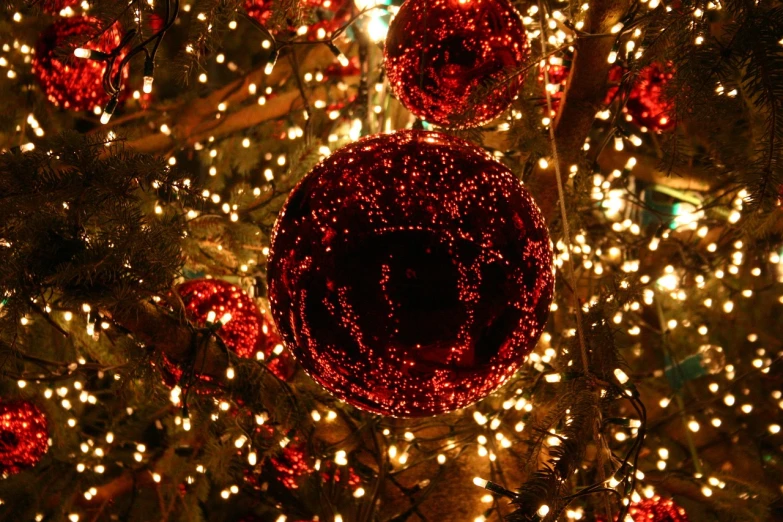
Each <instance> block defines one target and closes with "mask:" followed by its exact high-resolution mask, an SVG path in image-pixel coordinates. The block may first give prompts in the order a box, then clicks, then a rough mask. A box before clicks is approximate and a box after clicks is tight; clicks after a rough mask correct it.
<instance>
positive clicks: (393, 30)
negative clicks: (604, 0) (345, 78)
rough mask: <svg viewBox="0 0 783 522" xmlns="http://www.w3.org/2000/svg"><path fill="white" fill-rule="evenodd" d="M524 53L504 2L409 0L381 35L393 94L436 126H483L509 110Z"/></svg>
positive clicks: (517, 25) (520, 32)
mask: <svg viewBox="0 0 783 522" xmlns="http://www.w3.org/2000/svg"><path fill="white" fill-rule="evenodd" d="M529 54H530V49H529V45H528V42H527V37H526V36H525V29H524V27H523V25H522V21H521V19H520V17H519V14H518V13H517V12H516V11H515V10H514V8H513V7H512V6H511V4H510V3H509V2H508V0H471V1H470V2H463V1H461V0H408V1H407V2H405V3H404V4H403V5H402V7H400V10H399V12H398V13H397V15H396V16H395V17H394V19H393V20H392V23H391V26H390V27H389V33H388V35H387V37H386V48H385V58H386V73H387V74H388V77H389V83H390V85H391V88H392V90H393V91H394V94H395V95H396V96H397V97H398V98H399V100H400V101H401V102H402V104H403V105H405V107H406V108H407V109H408V110H410V111H411V112H412V113H413V114H415V115H416V116H418V117H419V118H421V119H423V120H426V121H428V122H430V123H434V124H436V125H441V126H444V127H453V128H467V127H475V126H477V125H482V124H484V123H486V122H488V121H491V120H493V119H495V118H496V117H498V116H499V115H500V114H501V113H502V112H503V111H504V110H506V109H507V108H508V106H509V105H510V104H511V102H512V101H513V100H514V98H515V97H516V95H517V93H518V92H519V89H520V88H521V86H522V80H521V79H522V74H521V69H522V67H523V66H524V65H525V62H526V61H527V59H528V55H529Z"/></svg>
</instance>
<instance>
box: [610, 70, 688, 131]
mask: <svg viewBox="0 0 783 522" xmlns="http://www.w3.org/2000/svg"><path fill="white" fill-rule="evenodd" d="M623 74H624V69H623V68H622V67H620V66H619V65H617V66H614V67H612V68H611V69H610V70H609V83H610V84H611V87H609V90H608V91H607V94H606V100H605V103H609V102H610V101H611V100H612V99H613V98H614V97H615V94H616V93H617V90H618V89H619V83H620V81H621V80H622V78H623ZM673 77H674V73H673V71H672V69H671V67H666V66H663V65H661V64H659V63H652V64H650V65H648V66H647V67H645V68H644V69H642V70H641V71H639V74H638V76H637V77H636V79H635V81H634V83H633V85H632V86H631V92H630V94H629V95H628V101H627V102H626V104H625V107H624V108H623V112H625V113H626V115H627V118H628V119H629V121H632V122H635V123H636V124H637V125H641V126H644V127H647V128H648V129H650V130H652V131H654V132H661V131H666V130H669V129H672V128H673V127H674V124H675V121H674V118H673V117H672V113H673V112H674V106H673V105H672V103H671V101H669V100H666V99H664V97H663V92H664V89H665V88H666V84H667V83H668V82H669V81H670V80H671V79H672V78H673Z"/></svg>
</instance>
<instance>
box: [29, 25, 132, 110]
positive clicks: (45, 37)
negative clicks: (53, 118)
mask: <svg viewBox="0 0 783 522" xmlns="http://www.w3.org/2000/svg"><path fill="white" fill-rule="evenodd" d="M99 30H100V22H99V21H98V20H96V19H95V18H89V17H85V16H75V17H72V18H62V19H60V20H58V21H57V22H55V23H54V24H52V25H51V26H49V28H48V29H47V30H46V31H44V32H43V34H41V36H40V38H39V39H38V43H37V44H36V46H35V56H34V57H33V73H34V74H35V76H36V78H37V79H38V83H39V84H40V85H41V88H42V89H43V91H44V93H45V94H46V97H47V98H48V99H49V101H50V102H52V103H53V104H54V105H56V106H58V107H63V108H65V109H70V110H73V111H84V110H92V109H93V108H95V107H96V106H97V107H102V106H104V105H105V104H106V103H107V102H108V101H109V98H110V96H109V95H108V94H106V91H105V90H104V88H103V73H104V71H105V70H106V62H103V61H101V60H84V59H80V58H76V57H75V56H73V55H72V54H71V56H63V55H62V54H61V53H63V52H67V51H69V50H71V49H73V48H74V47H78V46H80V45H84V47H85V48H87V49H92V50H98V51H101V52H106V53H108V52H111V51H112V50H113V49H114V48H115V47H116V46H117V45H119V43H120V40H121V37H122V36H121V32H120V28H119V25H118V24H115V25H114V26H112V27H111V28H110V29H108V30H107V31H106V32H104V33H103V34H102V35H101V36H100V37H99V38H97V39H95V40H92V41H90V42H89V43H85V42H87V40H89V39H90V37H91V36H93V35H95V34H96V33H97V31H99ZM120 60H121V57H120V58H118V59H117V60H116V62H115V68H116V67H119V63H120ZM127 76H128V72H127V68H126V69H125V70H124V71H123V80H124V79H125V78H127Z"/></svg>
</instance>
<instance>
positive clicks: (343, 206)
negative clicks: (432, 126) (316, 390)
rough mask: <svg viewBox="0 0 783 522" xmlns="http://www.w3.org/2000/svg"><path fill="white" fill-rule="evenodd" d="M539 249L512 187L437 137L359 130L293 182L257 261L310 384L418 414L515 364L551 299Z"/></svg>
mask: <svg viewBox="0 0 783 522" xmlns="http://www.w3.org/2000/svg"><path fill="white" fill-rule="evenodd" d="M552 259H553V254H552V246H551V243H550V240H549V234H548V232H547V228H546V226H545V223H544V220H543V217H542V216H541V213H540V211H539V210H538V208H537V207H536V205H535V203H534V202H533V200H532V198H531V196H530V194H529V193H528V191H527V190H526V189H525V188H524V186H523V185H522V184H521V183H520V181H519V180H518V179H517V178H516V177H515V176H514V175H513V174H512V173H511V172H510V171H509V170H508V169H507V168H506V167H505V166H503V165H502V164H501V163H499V162H497V161H496V160H494V159H493V158H492V157H491V156H489V155H488V154H487V153H486V152H485V151H484V150H483V149H480V148H478V147H476V146H474V145H471V144H469V143H468V142H466V141H463V140H460V139H457V138H453V137H450V136H447V135H444V134H440V133H435V132H424V131H399V132H395V133H392V134H379V135H375V136H370V137H368V138H364V139H362V140H360V141H358V142H356V143H354V144H352V145H349V146H347V147H344V148H342V149H340V150H338V151H336V152H335V153H333V154H332V155H331V156H330V157H329V158H327V159H326V160H324V161H323V162H321V163H320V164H319V165H317V166H316V167H315V168H314V169H313V170H312V171H311V172H310V173H309V174H308V175H307V176H306V177H305V178H304V179H303V180H302V181H301V182H300V183H299V185H298V186H297V187H296V188H295V189H294V190H293V191H292V193H291V195H290V196H289V199H288V201H287V202H286V204H285V206H284V208H283V210H282V212H281V214H280V216H279V218H278V221H277V223H276V225H275V230H274V234H273V239H272V248H271V253H270V256H269V260H268V281H269V296H270V302H271V304H272V312H273V316H274V318H275V321H276V323H277V325H278V330H279V331H280V333H281V335H282V337H283V339H284V340H285V342H286V344H287V345H288V347H289V348H290V349H291V350H292V352H293V354H294V356H295V357H296V358H297V360H298V361H299V362H300V363H301V365H302V366H303V367H304V369H305V370H306V371H307V372H308V373H309V374H310V375H311V376H312V377H313V379H315V380H316V381H317V382H318V383H320V384H321V385H322V386H324V387H325V388H326V389H328V390H329V391H331V392H332V393H334V394H335V395H336V396H337V397H339V398H340V399H343V400H345V401H347V402H348V403H350V404H352V405H354V406H357V407H359V408H363V409H366V410H369V411H371V412H376V413H381V414H385V415H395V416H403V417H408V416H409V417H416V416H427V415H435V414H438V413H442V412H447V411H451V410H455V409H457V408H462V407H464V406H467V405H469V404H472V403H473V402H475V401H477V400H479V399H481V398H483V397H485V396H486V395H487V394H489V393H490V392H492V391H493V390H495V389H496V388H497V387H499V386H500V385H502V384H503V383H504V382H505V381H506V380H507V379H508V378H509V377H511V375H512V374H513V373H514V372H515V371H516V370H517V368H518V367H519V365H520V364H521V363H522V362H523V361H524V360H525V358H526V356H527V354H528V353H529V352H530V351H531V350H532V348H533V346H534V345H535V343H536V341H537V339H538V337H539V336H540V335H541V332H542V330H543V326H544V323H545V321H546V318H547V315H548V312H549V305H550V303H551V301H552V292H553V284H554V273H553V265H552Z"/></svg>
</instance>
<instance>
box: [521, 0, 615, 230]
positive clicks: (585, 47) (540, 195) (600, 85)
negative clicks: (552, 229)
mask: <svg viewBox="0 0 783 522" xmlns="http://www.w3.org/2000/svg"><path fill="white" fill-rule="evenodd" d="M629 5H630V1H629V0H603V1H600V2H594V3H591V4H590V9H589V10H588V11H587V17H586V18H585V25H584V31H585V32H586V33H588V36H584V37H578V38H577V40H576V44H575V46H574V47H575V52H574V60H573V65H572V67H571V76H570V77H569V79H568V82H567V86H566V90H565V92H564V93H563V97H562V99H561V101H560V112H559V115H558V117H557V119H556V120H555V123H554V125H555V141H556V142H557V150H558V155H559V157H560V168H561V172H563V173H567V172H568V169H569V167H570V166H571V165H578V164H579V163H580V160H581V158H582V147H583V145H584V142H585V138H587V134H588V132H590V128H591V127H592V126H593V121H594V120H595V115H596V113H597V112H598V111H599V109H600V108H601V105H602V102H603V98H604V95H605V92H606V78H607V75H608V74H609V68H610V67H611V65H610V64H609V62H608V61H607V57H608V56H609V53H610V52H611V50H612V46H613V45H614V43H615V40H616V38H615V37H614V35H612V36H600V37H598V36H594V35H599V34H600V35H603V34H606V33H609V32H610V31H611V29H612V27H614V26H615V25H616V24H617V23H618V22H619V21H620V20H621V19H622V17H623V15H624V14H625V12H626V11H627V9H628V6H629ZM590 35H593V36H590ZM536 174H537V175H536V176H535V178H534V179H533V180H532V185H533V187H534V193H535V196H536V201H537V203H538V206H539V207H540V208H541V211H542V212H543V213H544V216H545V217H546V219H547V221H549V222H551V221H552V219H554V218H555V214H556V211H557V182H556V179H555V173H554V169H553V168H549V169H545V170H542V169H540V168H537V170H536Z"/></svg>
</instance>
